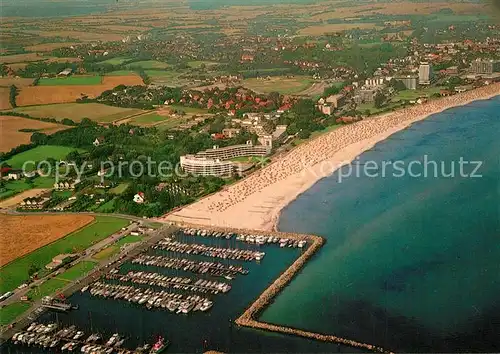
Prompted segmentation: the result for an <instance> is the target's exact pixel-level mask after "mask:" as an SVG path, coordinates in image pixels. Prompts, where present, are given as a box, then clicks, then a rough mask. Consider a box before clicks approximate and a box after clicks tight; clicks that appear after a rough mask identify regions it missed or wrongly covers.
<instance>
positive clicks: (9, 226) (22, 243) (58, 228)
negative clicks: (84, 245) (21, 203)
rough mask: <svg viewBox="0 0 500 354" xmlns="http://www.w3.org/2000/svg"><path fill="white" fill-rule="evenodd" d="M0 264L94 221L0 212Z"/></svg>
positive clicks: (83, 217)
mask: <svg viewBox="0 0 500 354" xmlns="http://www.w3.org/2000/svg"><path fill="white" fill-rule="evenodd" d="M0 220H1V223H2V228H3V230H4V234H3V236H2V239H1V240H0V242H1V244H2V247H1V250H0V266H4V265H5V264H8V263H9V262H11V261H13V260H14V259H16V258H19V257H22V256H24V255H26V254H28V253H30V252H33V251H35V250H37V249H39V248H40V247H43V246H45V245H48V244H49V243H52V242H54V241H56V240H58V239H60V238H61V237H64V236H66V235H67V234H69V233H71V232H73V231H75V230H78V229H80V228H82V227H83V226H85V225H88V224H89V223H91V222H92V221H94V217H93V216H90V215H26V216H25V215H3V214H2V215H0Z"/></svg>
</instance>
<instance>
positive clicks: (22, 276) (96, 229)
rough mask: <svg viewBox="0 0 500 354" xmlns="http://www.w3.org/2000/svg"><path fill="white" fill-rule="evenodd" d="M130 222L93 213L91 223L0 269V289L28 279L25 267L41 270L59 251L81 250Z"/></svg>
mask: <svg viewBox="0 0 500 354" xmlns="http://www.w3.org/2000/svg"><path fill="white" fill-rule="evenodd" d="M128 224H129V221H128V220H126V219H121V218H117V217H110V216H96V218H95V220H94V222H92V223H91V224H90V225H88V226H86V227H84V228H83V229H81V230H78V231H75V232H73V233H71V234H69V235H67V236H65V237H64V238H61V239H59V240H57V241H55V242H53V243H51V244H49V245H47V246H45V247H42V248H39V249H38V250H36V251H33V252H31V253H29V254H27V255H26V256H24V257H21V258H18V259H16V260H14V261H12V262H10V263H9V264H6V265H5V266H3V267H2V268H0V292H2V293H5V292H7V291H9V290H12V289H14V288H16V287H18V286H19V285H21V284H22V283H24V282H26V281H27V280H28V269H29V267H30V266H31V265H32V264H34V265H36V266H38V267H39V268H40V269H43V268H44V267H45V265H46V264H48V263H50V262H51V260H52V258H53V257H55V256H57V255H58V254H61V253H74V252H81V251H83V250H85V249H86V248H88V247H89V246H91V245H92V244H94V243H96V242H99V241H101V240H103V239H105V238H106V237H108V236H110V235H112V234H113V233H115V232H117V231H119V230H120V229H121V228H122V227H125V226H127V225H128Z"/></svg>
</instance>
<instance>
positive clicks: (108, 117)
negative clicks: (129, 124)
mask: <svg viewBox="0 0 500 354" xmlns="http://www.w3.org/2000/svg"><path fill="white" fill-rule="evenodd" d="M13 111H14V112H18V113H24V114H29V115H30V116H32V117H36V118H55V119H57V120H63V119H64V118H69V119H71V120H72V121H74V122H77V123H78V122H81V120H82V119H83V118H88V119H91V120H93V121H96V122H99V123H111V122H114V121H117V120H121V119H124V118H127V117H130V116H133V115H136V114H141V113H144V112H145V111H143V110H141V109H136V108H121V107H114V106H107V105H104V104H100V103H61V104H51V105H41V106H29V107H17V108H15V109H13Z"/></svg>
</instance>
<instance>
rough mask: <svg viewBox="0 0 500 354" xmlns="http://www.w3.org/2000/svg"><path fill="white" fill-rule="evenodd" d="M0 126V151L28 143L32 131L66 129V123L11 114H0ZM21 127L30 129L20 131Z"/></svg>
mask: <svg viewBox="0 0 500 354" xmlns="http://www.w3.org/2000/svg"><path fill="white" fill-rule="evenodd" d="M0 127H1V128H0V152H7V151H10V150H11V149H12V148H15V147H16V146H19V145H22V144H29V143H30V138H31V135H32V134H33V133H34V132H40V133H44V134H47V135H50V134H54V133H55V132H58V131H61V130H65V129H68V126H66V125H61V124H56V123H49V122H42V121H39V120H35V119H28V118H22V117H13V116H0ZM21 129H29V130H30V131H29V132H27V131H21Z"/></svg>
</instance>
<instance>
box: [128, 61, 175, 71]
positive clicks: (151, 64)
mask: <svg viewBox="0 0 500 354" xmlns="http://www.w3.org/2000/svg"><path fill="white" fill-rule="evenodd" d="M168 66H169V65H168V64H167V63H164V62H161V61H157V60H145V61H136V62H133V63H130V64H128V65H127V67H129V68H143V69H145V70H147V69H166V68H168Z"/></svg>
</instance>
